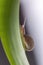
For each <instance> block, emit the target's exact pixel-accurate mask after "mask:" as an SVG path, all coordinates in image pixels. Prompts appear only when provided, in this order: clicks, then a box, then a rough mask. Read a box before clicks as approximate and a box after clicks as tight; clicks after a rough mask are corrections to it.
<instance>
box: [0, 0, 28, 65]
mask: <svg viewBox="0 0 43 65" xmlns="http://www.w3.org/2000/svg"><path fill="white" fill-rule="evenodd" d="M19 3H20V1H19V0H0V38H1V41H2V45H3V48H4V51H5V53H6V56H7V58H8V60H9V62H10V65H29V63H28V60H27V58H26V54H25V51H24V48H23V45H22V41H21V35H20V29H19Z"/></svg>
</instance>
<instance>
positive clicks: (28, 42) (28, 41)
mask: <svg viewBox="0 0 43 65" xmlns="http://www.w3.org/2000/svg"><path fill="white" fill-rule="evenodd" d="M25 22H26V19H25V21H24V24H23V25H20V32H21V37H22V41H23V45H24V48H25V50H26V51H32V50H33V48H34V40H33V39H32V37H31V36H28V35H27V34H26V33H25Z"/></svg>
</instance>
